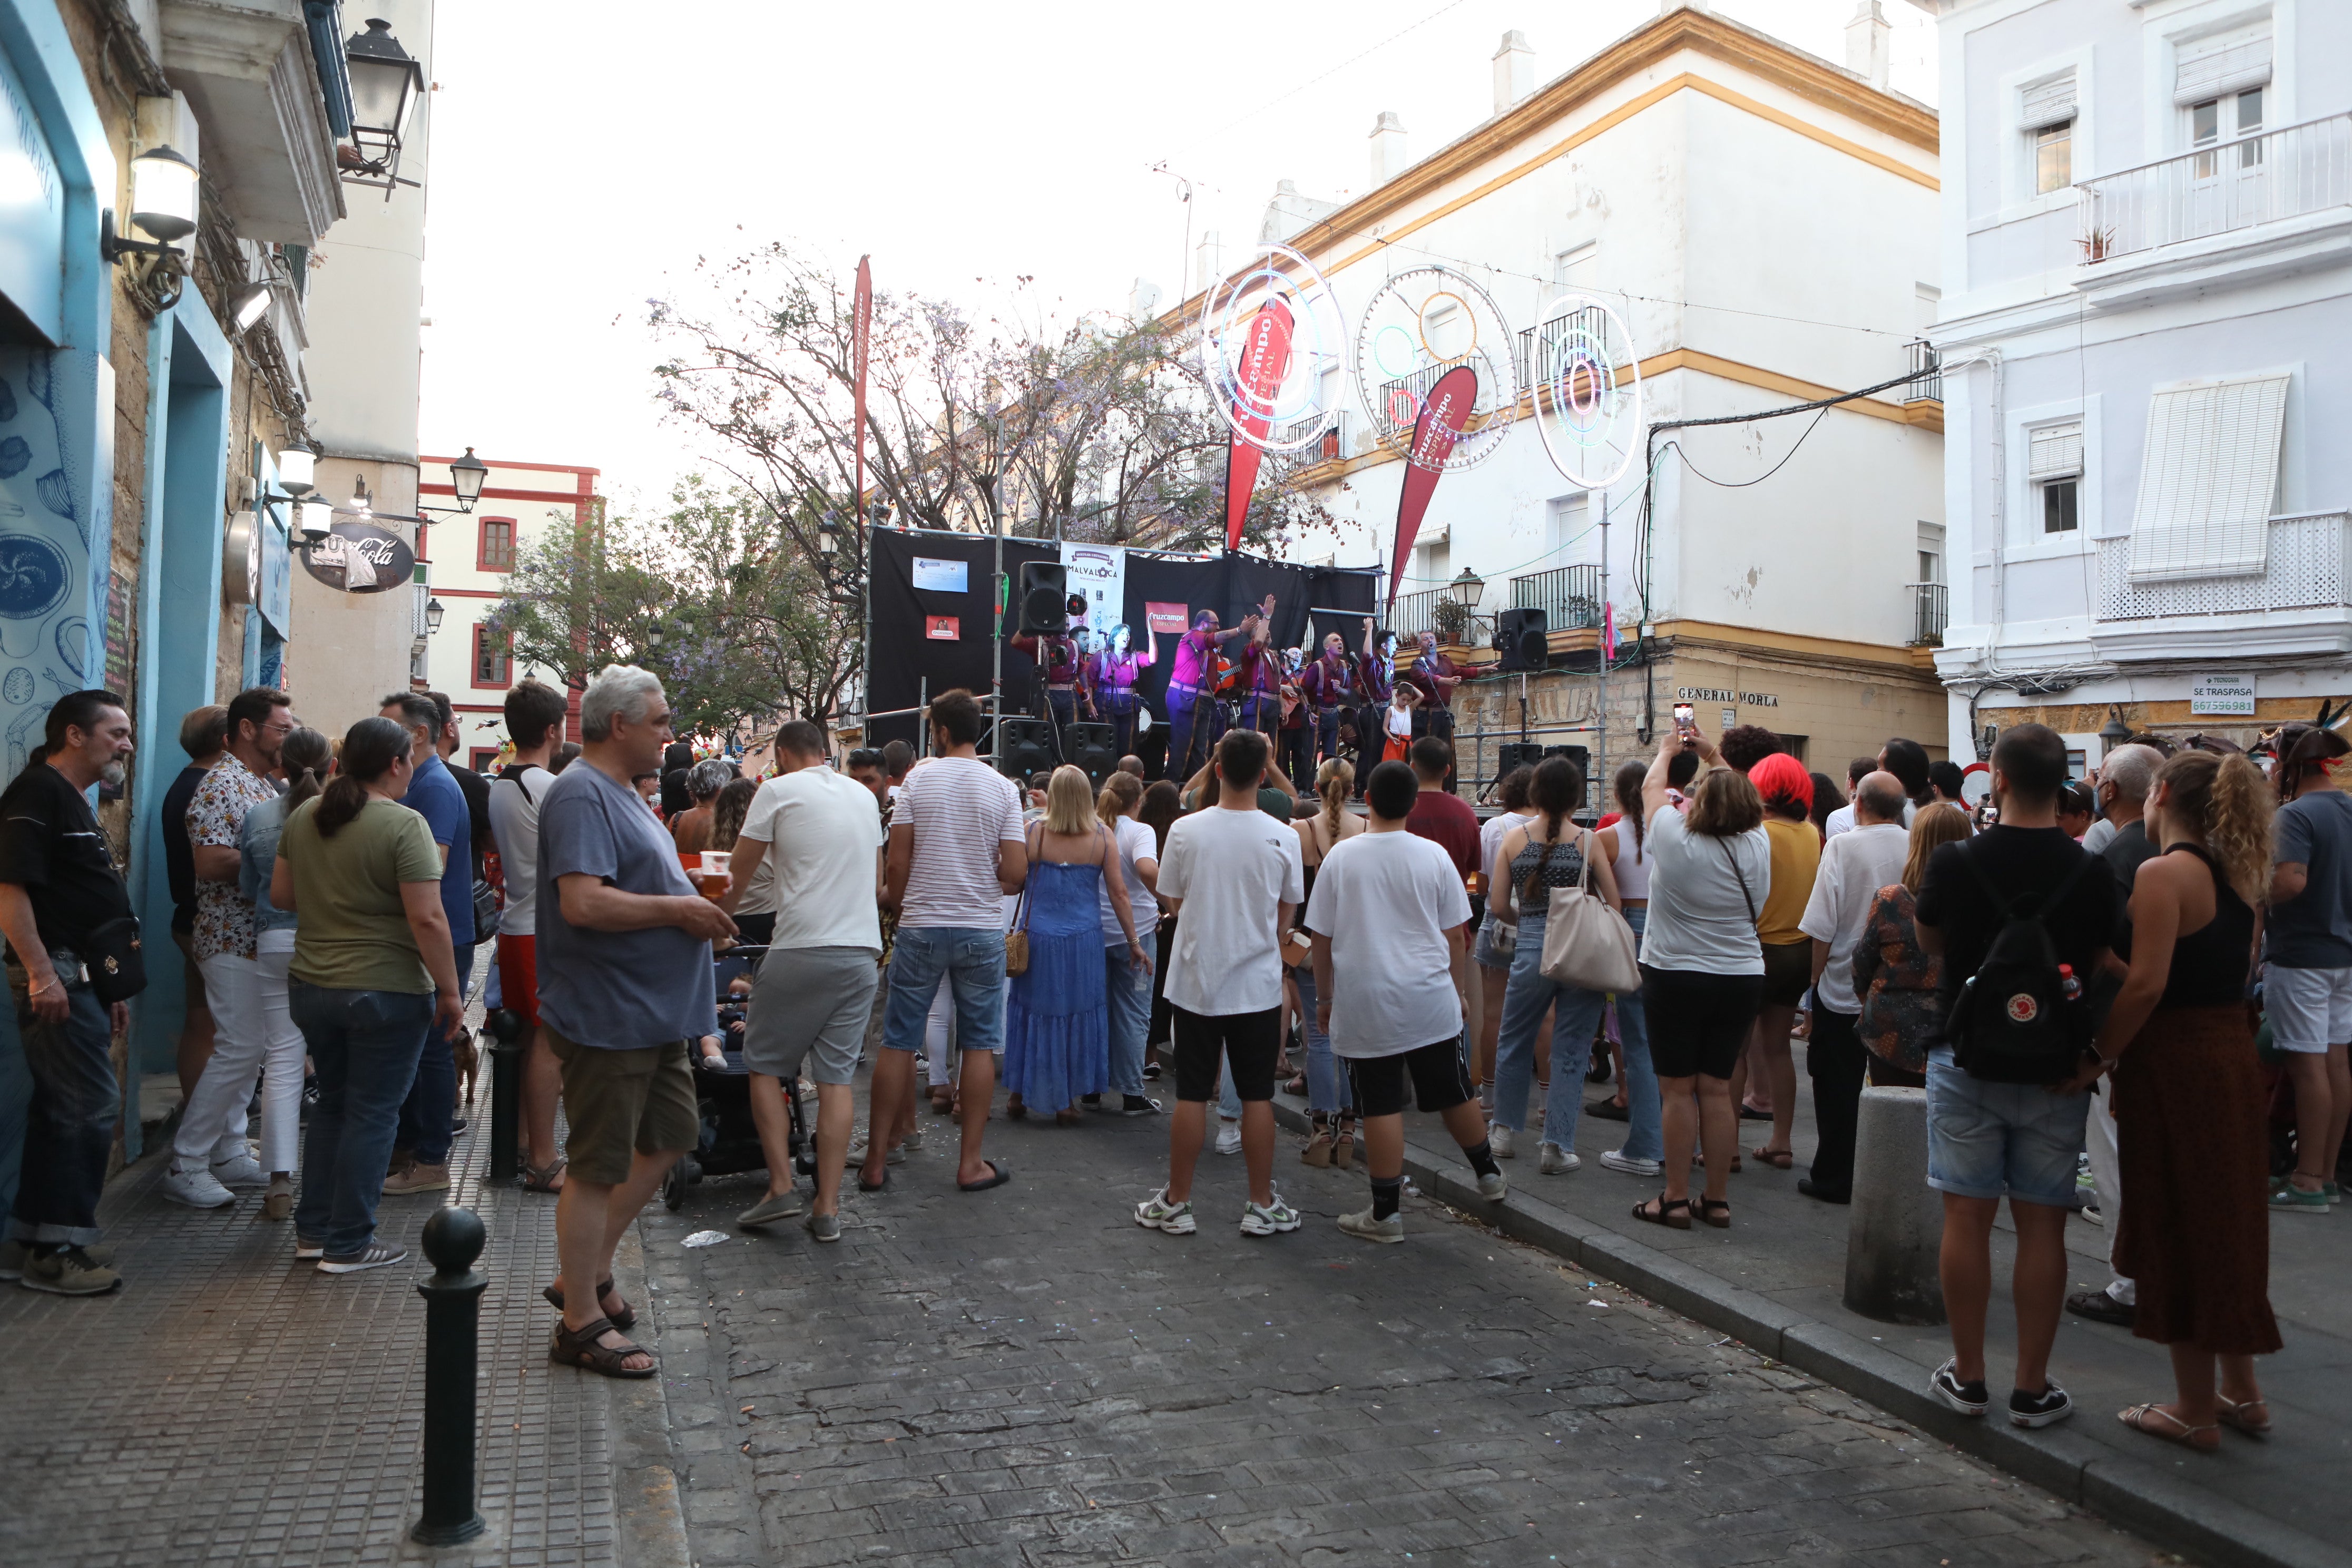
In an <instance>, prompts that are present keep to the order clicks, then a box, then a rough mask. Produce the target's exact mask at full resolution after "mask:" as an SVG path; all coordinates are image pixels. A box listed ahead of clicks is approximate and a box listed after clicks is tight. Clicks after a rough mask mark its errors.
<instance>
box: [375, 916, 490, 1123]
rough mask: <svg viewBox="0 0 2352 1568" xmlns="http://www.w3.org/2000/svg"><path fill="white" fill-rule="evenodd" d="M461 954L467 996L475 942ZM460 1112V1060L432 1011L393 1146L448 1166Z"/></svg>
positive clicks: (461, 983)
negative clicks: (451, 1126) (453, 1123)
mask: <svg viewBox="0 0 2352 1568" xmlns="http://www.w3.org/2000/svg"><path fill="white" fill-rule="evenodd" d="M473 978H474V944H473V943H472V942H467V943H464V944H463V945H462V946H460V947H459V948H457V994H458V995H460V996H463V995H464V994H466V989H467V986H468V985H470V984H472V983H473ZM456 1117H457V1058H455V1057H453V1056H451V1055H450V1054H449V1041H448V1038H447V1037H446V1036H445V1035H443V1034H442V1033H441V1031H440V1030H438V1029H436V1028H435V1027H434V1026H433V1019H432V1016H431V1015H430V1013H429V1012H428V1013H427V1015H426V1016H425V1027H424V1029H423V1030H422V1031H421V1032H420V1034H419V1037H418V1039H417V1052H416V1081H415V1082H414V1083H412V1084H410V1085H409V1088H408V1097H407V1098H406V1099H405V1100H402V1101H401V1104H400V1131H399V1142H396V1143H394V1145H393V1146H394V1148H396V1149H405V1150H407V1151H408V1152H410V1153H411V1154H413V1155H415V1157H416V1163H418V1164H420V1165H446V1164H447V1163H449V1142H450V1140H451V1139H452V1138H453V1137H454V1136H455V1134H454V1133H452V1132H451V1131H450V1130H449V1124H450V1122H451V1121H454V1120H455V1119H456Z"/></svg>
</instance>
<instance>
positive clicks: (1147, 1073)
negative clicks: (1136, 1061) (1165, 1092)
mask: <svg viewBox="0 0 2352 1568" xmlns="http://www.w3.org/2000/svg"><path fill="white" fill-rule="evenodd" d="M1143 1081H1144V1082H1146V1083H1158V1082H1159V1081H1160V1064H1159V1063H1158V1062H1146V1063H1144V1064H1143Z"/></svg>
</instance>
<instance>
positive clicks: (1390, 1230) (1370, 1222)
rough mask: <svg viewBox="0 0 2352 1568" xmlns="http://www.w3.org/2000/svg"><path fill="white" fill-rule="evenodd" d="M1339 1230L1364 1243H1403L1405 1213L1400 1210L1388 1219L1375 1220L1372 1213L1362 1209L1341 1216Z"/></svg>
mask: <svg viewBox="0 0 2352 1568" xmlns="http://www.w3.org/2000/svg"><path fill="white" fill-rule="evenodd" d="M1339 1228H1340V1229H1341V1230H1344V1231H1346V1232H1347V1233H1348V1234H1349V1236H1352V1237H1358V1238H1359V1239H1360V1240H1364V1241H1402V1240H1403V1239H1404V1213H1403V1211H1402V1210H1399V1211H1398V1212H1397V1213H1395V1214H1392V1215H1389V1217H1388V1218H1386V1219H1374V1218H1373V1217H1372V1211H1371V1210H1370V1209H1361V1210H1359V1211H1358V1212H1356V1213H1354V1214H1343V1215H1340V1216H1339Z"/></svg>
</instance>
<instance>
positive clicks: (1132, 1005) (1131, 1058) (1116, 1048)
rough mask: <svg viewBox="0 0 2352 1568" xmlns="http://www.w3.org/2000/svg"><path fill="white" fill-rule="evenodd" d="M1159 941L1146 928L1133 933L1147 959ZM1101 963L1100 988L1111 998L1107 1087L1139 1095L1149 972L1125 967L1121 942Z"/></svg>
mask: <svg viewBox="0 0 2352 1568" xmlns="http://www.w3.org/2000/svg"><path fill="white" fill-rule="evenodd" d="M1159 938H1160V932H1159V931H1158V930H1157V929H1156V928H1154V927H1152V926H1150V925H1146V926H1144V927H1143V928H1142V929H1141V930H1139V931H1137V932H1136V933H1135V944H1136V946H1138V947H1139V948H1141V949H1142V950H1143V955H1144V956H1145V957H1146V958H1150V957H1152V956H1154V943H1156V942H1158V941H1159ZM1103 963H1104V966H1105V968H1104V976H1103V989H1104V991H1105V993H1106V994H1108V997H1109V999H1110V1087H1111V1089H1113V1090H1114V1091H1116V1092H1117V1093H1119V1094H1133V1095H1140V1094H1142V1092H1143V1047H1144V1037H1145V1036H1146V1035H1148V1034H1150V1032H1151V973H1150V970H1136V969H1130V968H1129V967H1128V963H1127V944H1126V943H1125V942H1118V943H1115V944H1114V945H1112V946H1110V947H1108V948H1106V949H1104V951H1103Z"/></svg>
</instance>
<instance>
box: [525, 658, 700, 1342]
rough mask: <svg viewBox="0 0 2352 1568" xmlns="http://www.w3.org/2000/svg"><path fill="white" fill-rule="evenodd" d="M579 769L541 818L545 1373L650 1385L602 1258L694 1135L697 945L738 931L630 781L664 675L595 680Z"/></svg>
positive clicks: (554, 789) (558, 783) (658, 716)
mask: <svg viewBox="0 0 2352 1568" xmlns="http://www.w3.org/2000/svg"><path fill="white" fill-rule="evenodd" d="M580 736H581V750H580V762H581V763H582V764H583V765H582V766H579V767H569V768H566V769H564V770H563V772H562V773H560V774H558V775H557V776H556V780H555V782H554V783H553V784H550V785H549V786H548V788H547V793H546V796H545V798H544V799H543V800H542V801H541V805H540V808H539V865H538V868H537V874H538V905H539V910H538V922H539V933H538V934H539V942H538V946H539V953H538V958H539V1026H540V1032H541V1035H543V1036H544V1037H546V1040H547V1045H548V1048H549V1049H550V1050H551V1051H552V1052H554V1054H555V1059H556V1060H557V1062H558V1063H560V1064H561V1066H562V1075H563V1114H564V1118H565V1120H566V1121H568V1122H569V1123H570V1125H571V1133H570V1136H569V1138H568V1139H567V1140H566V1141H565V1142H564V1147H563V1152H564V1157H565V1160H566V1161H567V1164H566V1166H565V1169H564V1177H563V1191H562V1195H561V1196H560V1197H558V1198H557V1200H556V1207H555V1254H556V1261H557V1263H558V1264H559V1265H560V1266H561V1272H559V1273H558V1274H557V1276H556V1279H555V1282H554V1283H553V1284H552V1285H551V1286H550V1287H548V1289H547V1292H546V1294H547V1297H548V1300H551V1301H552V1302H553V1303H554V1304H555V1305H556V1306H557V1308H559V1309H560V1310H562V1313H563V1321H562V1323H560V1324H558V1325H557V1327H556V1331H555V1341H554V1343H553V1344H551V1346H549V1348H548V1352H547V1353H548V1359H549V1360H551V1361H556V1362H561V1363H564V1364H565V1365H567V1366H582V1367H586V1368H587V1369H588V1370H589V1371H591V1372H596V1373H603V1374H604V1375H605V1376H607V1377H631V1378H638V1377H651V1376H653V1375H654V1372H655V1365H654V1358H653V1357H652V1356H651V1355H650V1354H648V1353H647V1352H646V1351H644V1350H643V1349H641V1348H640V1347H638V1346H637V1345H635V1344H634V1343H632V1342H630V1341H629V1340H628V1339H627V1338H626V1337H625V1335H624V1334H623V1333H622V1332H621V1330H623V1329H625V1328H626V1327H627V1326H628V1325H629V1324H631V1323H634V1322H635V1321H636V1313H635V1310H633V1309H632V1308H631V1307H630V1306H629V1305H628V1303H626V1302H625V1301H623V1300H621V1299H620V1297H619V1296H618V1295H616V1294H615V1293H614V1289H613V1249H614V1247H616V1246H617V1245H619V1243H620V1239H621V1237H622V1235H623V1234H624V1233H625V1231H626V1230H627V1229H628V1228H629V1226H631V1225H633V1224H635V1222H636V1217H637V1213H638V1211H639V1210H641V1209H643V1208H644V1207H645V1206H646V1201H647V1200H648V1199H650V1198H651V1197H652V1196H653V1195H654V1193H655V1191H656V1189H657V1188H658V1187H659V1186H660V1185H661V1181H662V1177H663V1175H664V1173H667V1171H668V1170H669V1168H670V1166H671V1165H672V1164H673V1163H676V1161H677V1157H678V1155H679V1154H681V1153H683V1152H685V1151H687V1150H688V1149H691V1148H692V1147H694V1144H695V1140H696V1139H697V1138H698V1137H699V1136H700V1133H701V1115H700V1112H699V1111H698V1109H697V1107H696V1104H695V1094H694V1075H693V1070H692V1068H689V1067H688V1061H687V1053H688V1041H690V1040H696V1039H698V1038H700V1037H702V1036H704V1035H715V1034H717V1033H718V1032H719V1019H718V1013H717V1009H716V1008H715V1007H713V1005H711V978H710V976H711V970H710V942H711V939H712V938H714V937H719V936H731V935H733V934H734V931H735V922H734V921H731V920H730V919H728V917H727V916H726V915H725V914H724V913H723V912H721V911H720V910H719V906H718V905H716V904H714V903H712V902H710V901H709V900H707V899H704V898H703V897H702V896H701V895H699V894H698V893H697V892H696V891H695V890H694V884H693V883H691V882H689V881H688V880H687V879H686V873H685V871H684V870H682V869H681V868H679V866H678V860H677V847H676V846H675V845H673V844H672V843H671V842H670V837H669V835H668V834H667V832H666V831H664V830H663V827H662V825H661V823H660V822H659V821H658V820H656V818H655V817H654V816H653V815H652V814H651V813H649V812H647V811H646V809H645V805H644V803H643V802H642V801H640V800H639V799H638V798H637V794H636V791H635V789H633V788H631V787H630V781H631V780H633V779H635V778H636V777H637V776H638V775H639V774H642V773H651V772H654V771H655V770H656V769H658V768H659V767H660V766H661V757H662V748H663V747H664V746H666V745H667V744H668V743H669V741H670V715H669V703H668V701H667V700H666V699H665V698H664V697H663V695H662V687H661V682H660V680H659V679H656V678H655V677H654V676H653V675H651V674H649V673H648V672H646V671H645V670H642V669H639V668H636V667H635V666H634V665H625V664H616V665H609V666H607V667H606V668H604V670H603V671H602V672H600V673H599V674H598V675H597V677H596V679H593V680H592V681H590V682H589V683H588V689H587V690H586V691H584V692H583V693H582V694H581V698H580Z"/></svg>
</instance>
